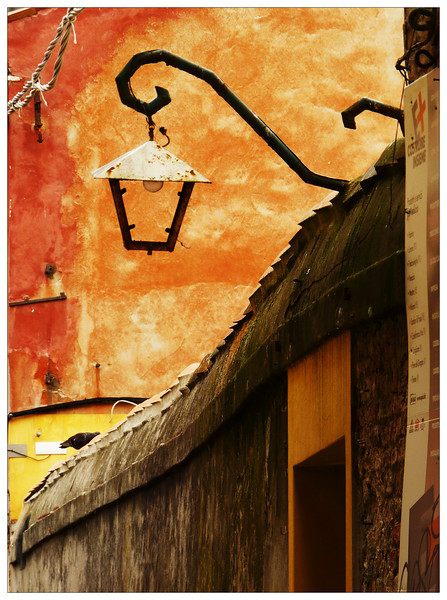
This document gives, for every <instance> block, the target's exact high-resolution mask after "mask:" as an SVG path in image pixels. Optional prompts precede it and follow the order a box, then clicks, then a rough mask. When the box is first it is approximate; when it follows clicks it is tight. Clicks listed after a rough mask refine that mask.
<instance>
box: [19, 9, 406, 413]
mask: <svg viewBox="0 0 447 600" xmlns="http://www.w3.org/2000/svg"><path fill="white" fill-rule="evenodd" d="M65 13H66V9H64V8H47V9H42V10H39V12H38V13H37V15H35V16H33V17H28V18H25V19H21V20H18V21H14V22H13V23H11V24H9V26H8V36H9V39H8V62H9V64H10V67H11V70H12V73H13V75H14V76H17V77H20V78H21V80H20V81H19V82H17V83H13V84H11V86H10V88H9V97H13V95H14V94H15V93H17V92H18V91H19V90H20V89H21V87H22V85H23V84H24V83H25V81H27V80H28V79H29V78H30V76H31V74H32V72H33V71H34V69H35V67H36V65H37V64H38V63H39V62H40V61H41V60H42V56H43V53H44V51H45V49H46V48H47V46H48V43H49V41H50V40H51V39H52V38H53V36H54V32H55V31H56V28H57V26H58V25H59V23H60V21H61V19H62V17H63V15H64V14H65ZM402 23H403V9H401V8H393V7H391V8H272V7H266V8H263V7H254V8H178V7H177V8H149V7H147V8H144V7H142V8H111V7H109V8H108V7H105V8H87V9H86V10H84V11H83V12H82V13H81V14H80V15H79V17H78V19H77V20H76V23H75V31H76V39H77V43H76V44H74V43H73V38H72V39H71V40H70V43H69V45H68V48H67V51H66V53H65V54H64V59H63V66H62V69H61V72H60V75H59V78H58V81H57V84H56V86H55V88H54V89H53V90H52V91H50V92H48V93H45V94H44V96H45V100H46V102H47V103H48V104H45V103H42V106H41V108H42V122H43V137H44V141H43V143H42V144H39V143H37V141H36V132H35V131H34V129H33V123H34V111H33V105H32V104H29V105H28V106H27V107H25V108H24V109H23V110H22V111H21V112H20V115H19V114H17V113H15V114H13V115H10V117H9V130H8V134H9V154H8V167H9V168H8V174H9V181H8V202H9V208H10V213H9V228H10V229H9V230H10V239H9V243H10V246H9V277H10V279H9V299H10V300H20V299H21V298H22V296H24V295H28V296H29V297H30V298H34V297H47V296H53V295H57V294H59V293H60V291H64V292H65V293H66V294H67V298H68V299H67V301H65V302H59V303H57V302H56V303H52V304H49V305H45V304H40V305H36V307H32V306H27V307H20V308H17V309H11V310H10V313H11V316H10V319H11V320H10V328H9V333H10V340H9V349H10V369H11V410H20V409H25V408H30V407H33V406H38V405H39V404H48V403H53V402H58V401H63V400H67V399H68V400H72V399H74V400H76V399H82V398H84V397H96V396H127V395H129V396H141V397H145V396H147V397H149V396H151V395H153V394H155V393H158V392H159V391H160V390H163V389H165V388H166V387H167V386H169V385H170V383H171V381H172V380H173V379H174V378H175V376H176V375H177V374H178V373H179V372H180V371H181V370H182V369H183V368H184V367H185V366H186V365H188V364H190V363H191V362H195V361H197V360H200V359H201V358H202V356H203V355H204V354H206V353H207V352H209V351H211V350H212V349H213V348H214V347H215V346H216V345H217V343H218V342H219V341H220V339H221V338H222V337H223V335H224V334H225V332H226V329H227V327H228V326H229V325H230V324H231V322H232V319H234V318H235V317H236V316H237V314H238V312H239V311H240V310H243V309H244V308H245V307H246V305H247V303H248V301H247V299H248V296H249V295H250V293H251V292H252V291H253V289H254V288H255V287H256V284H257V281H258V279H259V278H260V276H261V274H262V273H263V272H264V271H265V269H266V268H267V267H268V266H269V265H270V264H271V262H272V261H273V260H274V258H275V256H276V255H277V254H278V253H279V252H280V251H281V250H282V249H283V248H284V247H285V246H286V244H287V243H288V241H289V240H290V239H291V237H292V236H293V235H294V234H295V233H296V229H297V222H298V220H299V219H300V218H301V217H302V216H303V215H304V214H305V213H306V211H307V210H308V209H309V208H310V207H311V206H313V205H314V204H316V203H317V202H319V201H320V200H321V199H322V198H324V196H325V195H326V192H327V191H326V190H324V189H321V188H315V187H312V186H309V185H306V184H304V183H303V182H302V181H301V180H300V179H299V177H298V176H297V175H296V174H295V173H293V172H292V171H291V170H290V169H289V168H288V167H287V166H286V165H285V164H284V163H283V161H282V160H281V159H279V157H277V156H276V154H275V153H274V152H272V150H271V149H270V148H269V147H268V146H267V144H265V143H264V142H263V141H262V140H261V139H260V138H259V137H258V136H257V135H256V134H255V133H254V132H253V131H252V130H251V129H250V128H249V127H248V126H247V125H246V124H245V123H244V122H243V121H242V120H241V119H240V118H239V117H238V116H237V115H236V113H235V112H234V111H233V110H232V109H230V107H229V106H228V105H227V104H226V103H225V102H224V101H223V100H222V99H221V98H219V97H218V96H217V94H215V93H214V92H213V91H212V89H211V88H210V87H209V86H207V85H206V84H205V83H204V82H202V81H199V80H197V79H195V78H193V77H191V76H190V75H188V74H186V73H182V72H180V71H178V70H177V69H173V68H167V67H165V66H164V65H153V66H145V67H144V68H141V69H139V70H138V72H137V73H136V74H135V76H134V77H133V78H132V87H133V89H134V91H135V94H136V95H137V97H139V98H141V99H143V100H146V101H149V100H151V99H152V98H153V96H154V86H155V85H161V86H163V87H166V88H167V89H168V90H169V91H170V94H171V97H172V102H171V104H170V105H169V106H167V107H166V108H164V109H163V110H162V111H160V113H157V115H156V118H155V120H156V122H157V125H158V126H161V125H163V126H165V127H167V129H168V134H169V135H170V137H171V144H170V146H169V149H170V150H172V152H174V154H177V155H178V156H180V157H181V158H184V159H185V160H186V161H188V162H189V163H190V164H191V166H193V167H194V168H196V169H198V170H199V171H200V172H202V173H203V174H204V175H206V176H207V177H208V178H209V179H211V180H212V182H213V183H212V185H206V186H205V185H202V186H199V185H197V186H196V187H195V189H194V193H193V195H192V197H191V201H190V204H189V207H188V211H187V213H186V217H185V221H184V224H183V226H182V229H181V232H180V236H179V237H180V240H181V241H182V242H183V243H184V246H180V245H179V244H177V247H176V249H175V251H174V252H173V253H172V254H169V253H154V255H153V256H152V257H148V256H147V255H146V254H145V253H144V252H127V251H126V250H125V249H124V248H123V245H122V240H121V236H120V232H119V228H118V222H117V218H116V215H115V212H114V207H113V200H112V197H111V194H110V191H109V188H108V184H107V182H105V181H99V180H94V179H93V178H92V176H91V172H92V170H93V169H96V168H97V167H99V166H101V165H103V164H105V163H106V162H108V161H109V160H112V159H113V158H116V157H118V156H120V155H121V154H123V153H124V152H126V151H128V150H130V149H131V148H134V147H136V146H138V145H140V144H141V143H143V142H144V141H146V139H147V130H146V123H145V119H144V117H143V116H142V115H140V114H137V113H136V112H135V111H132V110H130V109H129V108H127V107H125V106H123V105H122V104H121V102H120V100H119V97H118V93H117V90H116V85H115V77H116V75H117V74H118V73H119V72H120V71H121V69H122V68H123V67H124V65H125V64H126V63H127V61H128V60H129V59H130V58H131V56H133V55H134V54H135V53H138V52H142V51H144V50H149V49H153V48H159V47H161V48H167V49H168V50H171V51H172V52H175V53H178V54H180V55H181V56H183V57H185V58H187V59H188V60H192V61H194V62H197V63H198V64H200V65H203V66H204V67H206V68H209V69H211V70H213V71H214V72H215V73H216V74H217V75H219V77H221V78H222V79H223V81H225V83H226V84H227V85H228V86H229V87H230V88H231V89H232V90H233V91H234V92H235V93H236V94H237V95H238V96H240V98H241V99H242V100H243V101H244V102H245V103H246V104H247V105H248V106H249V107H250V108H251V109H252V110H253V111H255V112H256V113H257V114H258V115H259V116H260V117H261V118H262V119H263V120H264V121H265V122H266V123H267V124H268V125H269V126H270V127H271V128H272V129H273V130H274V131H275V132H276V133H277V134H278V135H279V136H280V137H281V139H283V140H284V142H285V143H286V144H287V145H288V146H289V147H290V148H291V149H292V150H293V151H294V152H296V154H297V155H298V156H299V157H300V159H301V160H303V162H304V163H305V164H306V165H307V166H308V167H309V168H310V169H312V170H314V171H315V172H317V173H322V174H325V175H329V176H333V177H342V178H351V177H356V176H358V175H359V173H362V172H364V171H365V169H366V168H368V167H369V165H370V164H371V162H372V161H373V160H375V159H376V158H377V156H379V154H380V153H381V152H382V150H383V148H384V147H385V146H386V145H387V144H388V143H389V142H390V141H391V140H392V139H393V138H394V135H395V132H396V124H395V122H394V121H392V120H390V119H386V118H385V117H383V116H380V115H374V114H370V113H365V114H363V115H361V116H360V117H359V123H358V129H357V130H347V129H344V128H343V125H342V120H341V117H340V112H341V111H342V110H344V109H346V108H347V107H348V106H350V105H351V104H352V103H353V102H355V101H356V100H358V99H359V98H361V97H363V96H369V97H373V98H377V99H378V100H381V101H383V102H386V103H391V104H393V105H396V106H397V105H399V101H400V96H401V90H402V78H401V76H400V75H399V74H398V73H397V71H396V70H395V68H394V64H395V61H396V59H397V58H398V57H399V56H401V55H402V52H403V42H402ZM98 33H100V35H98ZM47 70H48V71H51V69H50V68H48V67H47V68H46V69H45V70H44V72H43V73H42V83H46V82H47V81H48V79H49V76H50V72H47ZM160 141H162V142H163V138H162V137H161V136H160ZM128 187H129V192H128V194H127V198H126V204H127V202H128V203H129V205H130V206H129V211H130V217H131V218H132V219H135V221H134V222H135V223H136V224H137V227H136V229H135V231H134V233H135V237H136V238H137V239H144V237H145V235H148V236H149V239H154V237H155V239H159V236H160V235H161V234H165V232H164V228H165V227H167V226H169V225H170V221H171V219H172V207H170V206H169V202H170V199H172V198H171V197H170V196H169V194H165V193H164V192H165V191H166V190H165V188H164V191H163V190H162V192H160V194H161V196H158V197H159V198H160V197H161V200H157V199H156V196H157V195H153V196H152V197H148V195H147V194H146V195H144V194H141V196H140V195H139V191H137V192H136V193H135V194H133V192H132V193H131V186H128ZM136 187H137V188H138V190H141V188H142V186H141V185H137V186H136ZM137 195H138V197H137ZM174 197H175V192H174ZM46 263H54V264H55V265H56V267H57V277H58V278H59V279H57V280H56V279H53V280H51V281H49V280H47V278H46V277H45V275H44V269H45V265H46ZM96 363H99V364H100V365H101V367H100V368H99V369H98V368H96V367H95V365H96ZM47 369H50V370H51V371H52V372H53V373H54V374H55V375H56V376H57V377H58V379H59V381H60V382H61V386H60V388H59V389H58V390H57V391H55V392H52V393H49V392H46V391H45V386H44V384H43V381H44V376H45V373H46V371H47Z"/></svg>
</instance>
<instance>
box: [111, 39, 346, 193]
mask: <svg viewBox="0 0 447 600" xmlns="http://www.w3.org/2000/svg"><path fill="white" fill-rule="evenodd" d="M158 62H164V63H166V65H168V66H172V67H175V68H177V69H180V70H181V71H185V72H186V73H189V74H190V75H193V76H194V77H197V78H199V79H202V80H203V81H205V82H206V83H208V84H209V85H210V86H211V87H212V88H213V89H214V91H215V92H216V93H217V94H218V95H219V96H220V97H221V98H223V99H224V100H225V101H226V102H227V103H228V104H229V105H230V106H231V107H232V108H233V109H234V110H235V111H236V112H237V113H238V114H239V116H240V117H242V118H243V119H244V121H245V122H246V123H248V125H250V127H251V128H252V129H253V130H254V131H255V132H256V133H257V134H258V135H259V136H260V137H261V138H262V139H263V140H264V141H265V142H266V143H267V144H268V145H269V146H270V148H272V150H274V151H275V152H276V153H277V154H278V156H280V157H281V158H282V159H283V160H284V161H285V162H286V164H287V165H288V166H289V167H290V168H291V169H292V170H293V171H295V173H297V174H298V175H299V176H300V177H301V179H302V180H303V181H304V182H305V183H309V184H311V185H315V186H318V187H323V188H327V189H330V190H336V191H341V190H343V189H344V188H345V186H346V184H347V183H348V182H347V181H346V180H344V179H334V178H332V177H326V176H324V175H318V174H316V173H313V172H312V171H311V170H310V169H308V168H307V167H306V166H305V165H304V164H303V163H302V162H301V161H300V159H299V158H298V157H297V156H296V155H295V154H294V153H293V152H292V151H291V150H290V148H288V147H287V146H286V144H284V142H283V141H282V140H280V138H279V137H278V136H277V135H276V134H275V133H274V132H273V131H272V130H271V129H270V128H269V127H268V126H267V125H266V124H265V123H264V122H263V121H262V120H261V119H260V118H259V117H258V116H257V115H256V114H255V113H254V112H253V111H252V110H251V109H250V108H248V106H246V105H245V104H244V103H243V102H242V101H241V100H240V99H239V98H238V97H237V96H236V94H234V93H233V92H232V91H231V90H230V89H229V87H228V86H227V85H226V84H225V83H224V82H223V81H222V80H221V79H220V78H219V77H218V76H217V75H216V74H215V73H213V72H212V71H210V70H208V69H205V68H204V67H201V66H200V65H197V64H195V63H193V62H190V61H188V60H186V59H184V58H181V57H180V56H177V55H176V54H173V53H172V52H169V51H168V50H149V51H146V52H141V53H139V54H135V55H134V56H133V57H132V58H131V59H130V61H129V62H128V63H127V65H126V66H125V67H124V69H123V70H122V71H121V72H120V73H119V75H117V77H116V78H115V81H116V85H117V87H118V93H119V95H120V98H121V102H122V103H123V104H125V105H126V106H129V107H130V108H133V109H134V110H136V111H138V112H140V113H142V114H144V115H146V117H148V118H149V119H150V118H151V117H152V115H153V114H155V113H156V112H157V111H158V110H160V109H161V108H163V106H166V105H167V104H169V102H170V101H171V98H170V96H169V92H168V91H167V90H165V89H164V88H160V87H156V88H155V89H156V91H157V98H155V99H154V100H152V102H149V103H147V102H143V101H142V100H139V99H138V98H136V97H135V95H134V93H133V91H132V87H131V85H130V79H131V77H132V75H134V73H135V72H136V71H137V70H138V69H139V68H140V67H141V66H143V65H146V64H153V63H158Z"/></svg>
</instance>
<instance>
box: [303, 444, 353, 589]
mask: <svg viewBox="0 0 447 600" xmlns="http://www.w3.org/2000/svg"><path fill="white" fill-rule="evenodd" d="M345 477H346V476H345V442H344V438H342V439H341V440H339V441H337V442H335V443H334V444H332V445H331V446H329V447H328V448H325V449H324V450H322V451H321V452H318V453H317V454H315V455H313V456H312V457H310V458H309V459H307V460H306V461H304V462H302V463H300V464H298V465H296V466H295V467H294V485H295V494H294V496H295V506H294V521H295V527H294V531H295V540H294V549H295V556H294V563H295V564H294V568H295V577H294V580H295V589H294V590H293V591H295V592H344V591H346V527H345V524H346V521H345V520H346V517H345V514H346V497H345V496H346V491H345Z"/></svg>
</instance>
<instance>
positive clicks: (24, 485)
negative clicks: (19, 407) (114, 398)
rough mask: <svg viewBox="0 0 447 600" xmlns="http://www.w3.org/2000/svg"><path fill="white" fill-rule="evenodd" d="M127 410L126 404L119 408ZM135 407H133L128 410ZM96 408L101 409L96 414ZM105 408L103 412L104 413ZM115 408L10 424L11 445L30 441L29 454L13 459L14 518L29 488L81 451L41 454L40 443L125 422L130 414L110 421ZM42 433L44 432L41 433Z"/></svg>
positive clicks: (10, 462)
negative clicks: (58, 464) (50, 469)
mask: <svg viewBox="0 0 447 600" xmlns="http://www.w3.org/2000/svg"><path fill="white" fill-rule="evenodd" d="M117 408H119V410H121V411H123V408H122V407H117ZM131 408H132V407H131V406H129V407H128V410H130V409H131ZM92 410H96V411H97V412H95V413H93V412H91V411H92ZM100 411H102V412H100ZM110 411H111V407H105V406H100V407H99V406H94V407H93V406H92V407H82V412H80V410H79V409H78V411H77V412H76V413H74V412H69V411H67V410H61V411H57V412H54V413H40V414H33V415H24V416H21V417H16V418H13V419H12V420H11V421H10V422H9V426H8V444H26V449H27V452H26V454H27V457H26V458H25V457H17V458H9V460H8V481H9V502H10V518H11V520H12V521H15V520H17V519H18V518H19V516H20V513H21V511H22V508H23V500H24V498H25V496H26V495H27V493H28V491H29V490H30V489H31V488H32V487H33V486H34V485H36V484H37V483H39V481H40V480H41V479H42V478H43V477H44V476H45V474H46V473H47V472H48V469H49V468H50V467H51V466H52V465H54V463H56V462H58V461H60V460H65V459H66V458H68V457H69V456H71V455H72V454H75V453H76V452H78V450H75V449H74V448H67V453H66V454H50V455H49V456H45V455H37V454H36V452H35V448H36V447H35V444H36V442H62V441H64V440H66V439H67V438H68V437H70V436H72V435H74V434H75V433H80V432H83V431H90V432H92V433H93V432H95V431H99V432H101V433H103V432H105V431H107V430H108V429H110V428H111V427H113V425H114V424H115V423H117V422H118V421H121V420H122V419H123V418H124V417H125V416H126V413H123V412H121V413H120V412H115V411H114V413H113V418H112V421H110ZM38 432H40V435H38Z"/></svg>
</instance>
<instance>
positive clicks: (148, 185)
mask: <svg viewBox="0 0 447 600" xmlns="http://www.w3.org/2000/svg"><path fill="white" fill-rule="evenodd" d="M143 187H144V189H145V190H146V191H147V192H159V191H160V190H161V188H162V187H163V181H143Z"/></svg>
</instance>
